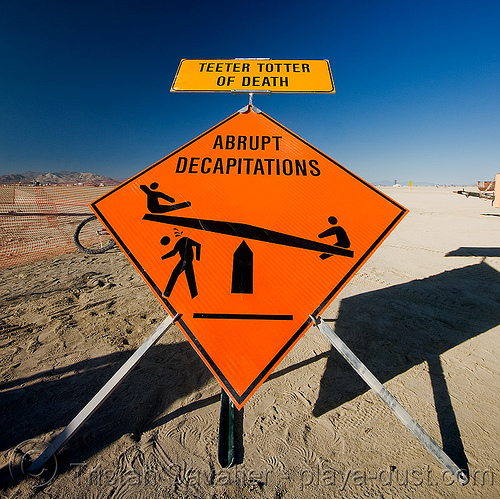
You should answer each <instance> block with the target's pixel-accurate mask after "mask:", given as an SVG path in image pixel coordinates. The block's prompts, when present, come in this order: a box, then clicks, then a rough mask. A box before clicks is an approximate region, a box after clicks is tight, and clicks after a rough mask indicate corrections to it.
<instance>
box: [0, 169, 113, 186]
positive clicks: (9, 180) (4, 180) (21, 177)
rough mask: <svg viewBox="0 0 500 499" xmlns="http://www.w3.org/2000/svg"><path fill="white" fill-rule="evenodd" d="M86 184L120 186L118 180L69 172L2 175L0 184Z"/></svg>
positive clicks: (91, 174)
mask: <svg viewBox="0 0 500 499" xmlns="http://www.w3.org/2000/svg"><path fill="white" fill-rule="evenodd" d="M80 183H81V184H86V185H100V184H104V185H118V184H119V183H120V182H119V181H118V180H115V179H112V178H110V177H104V176H102V175H96V174H95V173H81V172H67V171H62V172H58V173H41V172H24V173H11V174H9V175H0V184H25V185H26V184H36V185H47V184H72V185H73V184H80Z"/></svg>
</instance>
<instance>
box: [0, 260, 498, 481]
mask: <svg viewBox="0 0 500 499" xmlns="http://www.w3.org/2000/svg"><path fill="white" fill-rule="evenodd" d="M499 296H500V273H498V272H497V271H496V270H494V269H493V268H492V267H490V266H489V265H487V264H486V263H480V264H476V265H471V266H468V267H464V268H461V269H456V270H452V271H449V272H444V273H442V274H438V275H435V276H433V277H429V278H427V279H422V280H416V281H412V282H409V283H406V284H402V285H398V286H392V287H389V288H385V289H382V290H377V291H373V292H369V293H363V294H360V295H356V296H353V297H350V298H346V299H344V300H342V302H341V305H340V311H339V315H338V319H337V320H336V321H335V330H336V333H337V334H338V335H339V336H340V337H341V338H342V339H343V340H344V341H345V342H346V343H347V345H348V346H349V347H350V348H352V349H353V351H354V352H355V353H356V355H358V357H359V358H360V359H361V360H362V362H364V363H365V364H366V365H367V367H368V368H369V369H370V370H371V371H372V372H373V374H374V375H375V376H376V377H377V378H378V379H379V380H380V381H381V382H382V383H384V382H386V381H388V380H390V379H392V378H394V377H395V376H397V375H399V374H401V373H404V372H405V371H407V370H408V369H410V368H411V367H412V366H414V365H417V364H420V363H421V362H424V361H425V362H427V363H428V365H429V373H430V376H431V382H432V388H433V393H434V399H435V405H436V410H437V418H438V421H439V426H440V430H441V434H442V440H443V446H444V450H445V452H447V453H448V454H449V455H450V457H451V458H452V459H453V460H454V461H455V462H456V463H457V464H458V465H459V466H460V467H462V468H465V467H466V463H467V459H466V457H465V454H464V451H463V446H462V441H461V438H460V432H459V426H458V424H457V421H456V418H455V414H454V411H453V407H452V404H451V400H450V396H449V393H448V389H447V386H446V380H445V377H444V374H443V369H442V366H441V362H440V355H441V354H442V353H444V352H446V351H447V350H449V349H450V348H453V347H454V346H456V345H459V344H460V343H462V342H464V341H466V340H468V339H470V338H473V337H474V336H477V335H479V334H481V333H483V332H485V331H487V330H489V329H491V328H492V327H495V326H497V325H498V324H499V323H500V302H499V301H497V300H496V299H495V297H499ZM131 353H132V352H118V353H113V354H110V355H105V356H102V357H98V358H94V359H90V360H85V361H82V362H78V363H75V364H73V365H71V366H68V367H65V368H61V369H54V370H52V371H47V372H42V373H38V374H35V375H33V376H32V377H29V378H23V379H17V380H14V381H11V382H8V383H5V384H4V385H2V387H1V389H2V392H1V393H0V422H1V423H2V438H1V443H0V451H3V452H5V451H6V450H8V449H11V448H13V447H15V446H16V445H17V444H18V443H20V442H22V441H23V440H28V439H32V438H38V437H39V435H43V434H47V433H51V432H54V436H55V434H56V433H58V432H59V429H62V428H64V427H65V426H66V425H67V424H68V423H69V422H70V421H71V420H72V419H73V418H74V416H75V415H76V414H77V413H78V412H79V411H80V410H81V409H82V408H83V407H84V406H85V404H86V403H87V402H88V401H89V400H90V399H91V398H92V397H93V396H94V395H95V394H96V393H97V391H98V390H99V389H100V388H101V387H102V386H103V385H104V383H105V382H106V381H108V380H109V378H111V376H112V375H113V374H114V373H115V372H116V371H117V369H118V368H119V367H120V366H121V365H122V364H123V363H124V362H125V361H126V359H127V358H128V357H129V356H130V355H131ZM325 356H326V357H328V362H327V366H326V369H325V372H324V375H323V377H322V380H321V385H320V393H319V397H318V400H317V402H316V405H315V407H314V411H313V414H314V415H315V416H320V415H321V414H324V413H325V412H327V411H330V410H332V409H335V408H336V407H338V406H340V405H342V404H343V403H345V402H347V401H349V400H352V399H353V398H355V397H357V396H358V395H360V394H362V393H364V392H366V391H367V389H368V388H367V386H366V385H365V384H364V382H363V381H362V380H361V378H359V377H358V376H357V374H356V373H355V372H354V371H353V370H352V369H351V367H350V366H349V365H348V364H347V363H346V362H345V361H344V360H343V358H342V357H340V355H339V354H338V353H337V352H336V351H335V350H333V349H332V350H331V351H330V352H325V353H323V354H320V355H316V356H313V357H311V358H309V359H306V360H304V361H302V362H300V363H297V364H295V365H293V366H289V367H287V368H285V369H282V370H280V371H278V372H276V373H274V374H273V375H272V378H275V377H278V376H283V375H285V374H287V373H288V372H291V371H292V370H295V369H299V368H300V367H303V366H305V365H307V364H311V363H313V362H316V361H317V360H319V359H320V358H324V357H325ZM212 380H213V376H212V374H211V373H210V371H209V370H208V368H207V367H206V366H205V364H204V363H203V361H202V360H201V359H200V358H199V356H198V355H197V354H196V352H195V351H194V350H193V348H192V347H191V345H190V344H189V343H188V342H182V343H176V344H173V345H162V344H160V345H156V346H155V347H153V348H152V349H151V350H150V351H149V352H148V354H147V355H146V356H145V357H144V358H143V359H142V360H141V362H140V363H139V365H138V366H137V367H136V368H135V369H134V370H133V372H132V373H131V374H130V375H129V376H128V377H127V379H126V380H125V381H124V382H123V383H122V384H121V385H120V386H119V387H118V388H117V390H116V391H115V392H114V393H113V395H112V396H111V397H110V398H109V399H108V400H107V401H106V402H105V403H104V404H103V406H102V407H100V409H99V410H98V411H97V412H96V413H95V414H94V415H93V416H92V417H91V418H90V420H89V421H90V424H86V425H85V426H84V427H83V428H82V429H81V430H80V431H79V432H78V433H77V434H76V435H75V436H74V437H73V439H72V440H71V444H70V445H69V447H68V448H69V450H68V449H66V450H64V449H63V450H62V452H61V459H60V460H59V462H60V472H63V471H64V470H67V469H68V467H69V464H68V463H70V462H72V461H75V460H77V461H85V460H87V459H88V458H89V457H90V456H92V455H94V454H95V453H96V452H98V451H99V450H101V449H102V448H105V447H106V446H108V445H109V444H111V443H112V442H114V441H116V440H118V439H119V438H120V437H121V436H123V435H124V434H127V433H130V434H132V437H133V438H135V439H139V438H140V435H141V433H142V432H144V431H146V430H150V429H152V428H155V427H158V426H160V425H162V424H165V423H167V422H168V421H171V420H173V419H175V418H177V417H179V416H181V415H183V414H186V413H189V412H190V411H192V410H196V409H199V408H201V407H205V406H208V405H211V404H214V403H218V401H219V398H220V395H219V394H218V393H217V395H214V396H211V397H206V398H204V399H201V398H198V399H196V394H197V392H199V391H200V390H201V388H203V387H204V386H206V385H207V384H208V383H209V382H211V381H212ZM189 395H193V396H192V398H193V399H194V400H193V401H192V402H190V403H188V404H187V405H185V406H183V407H181V408H178V409H176V410H174V411H171V412H169V413H167V414H165V411H166V410H168V408H169V407H170V406H171V405H173V404H174V403H175V401H177V400H179V399H182V398H186V397H188V396H189ZM47 414H50V416H47ZM242 417H243V413H241V414H240V415H239V419H238V420H237V421H236V425H237V427H240V431H241V432H242ZM55 430H57V431H55ZM51 438H53V437H51ZM237 442H238V444H239V446H241V449H240V450H239V451H237V452H238V453H239V455H238V458H237V462H241V460H242V455H243V454H242V448H243V442H242V436H241V435H240V436H239V437H238V436H237ZM214 445H216V443H214ZM65 463H66V464H65ZM0 483H3V484H5V486H9V485H12V481H11V480H10V477H9V471H8V468H7V467H4V468H3V469H1V470H0Z"/></svg>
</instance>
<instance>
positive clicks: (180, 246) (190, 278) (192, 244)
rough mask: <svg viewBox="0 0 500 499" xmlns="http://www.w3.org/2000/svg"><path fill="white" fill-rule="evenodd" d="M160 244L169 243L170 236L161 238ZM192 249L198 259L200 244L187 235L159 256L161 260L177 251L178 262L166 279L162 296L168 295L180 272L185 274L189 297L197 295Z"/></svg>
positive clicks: (177, 234)
mask: <svg viewBox="0 0 500 499" xmlns="http://www.w3.org/2000/svg"><path fill="white" fill-rule="evenodd" d="M181 234H182V232H179V233H176V237H179V236H180V235H181ZM160 242H161V244H163V245H164V246H166V245H167V244H169V243H170V238H169V237H168V236H165V237H162V238H161V241H160ZM193 249H196V260H198V261H199V260H200V252H201V244H200V243H197V242H196V241H193V240H192V239H189V237H182V238H181V239H179V240H178V241H177V242H176V243H175V246H174V248H173V249H172V251H169V252H168V253H166V254H165V255H163V256H162V257H161V259H162V260H165V259H166V258H170V257H172V256H174V255H175V254H177V253H179V257H180V260H179V263H178V264H177V265H176V266H175V267H174V270H173V271H172V274H171V275H170V279H169V280H168V284H167V287H166V288H165V291H164V292H163V295H164V296H170V294H171V293H172V290H173V289H174V286H175V283H176V282H177V279H178V278H179V276H180V275H181V274H182V272H184V273H185V275H186V280H187V283H188V286H189V292H190V293H191V298H194V297H195V296H197V295H198V289H197V287H196V279H195V276H194V268H193V259H194V257H195V252H194V250H193Z"/></svg>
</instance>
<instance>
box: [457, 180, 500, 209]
mask: <svg viewBox="0 0 500 499" xmlns="http://www.w3.org/2000/svg"><path fill="white" fill-rule="evenodd" d="M477 188H478V191H479V192H478V191H464V190H461V191H453V192H455V193H456V194H462V195H464V196H465V197H467V198H468V197H469V196H472V197H476V198H481V199H487V200H489V201H491V204H493V206H494V207H495V208H499V207H500V173H497V174H496V175H495V178H494V179H493V180H478V182H477Z"/></svg>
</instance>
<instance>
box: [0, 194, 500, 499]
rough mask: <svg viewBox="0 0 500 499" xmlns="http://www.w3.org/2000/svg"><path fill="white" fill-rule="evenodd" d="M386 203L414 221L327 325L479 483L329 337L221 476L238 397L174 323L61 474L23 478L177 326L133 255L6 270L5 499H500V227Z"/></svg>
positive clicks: (486, 217)
mask: <svg viewBox="0 0 500 499" xmlns="http://www.w3.org/2000/svg"><path fill="white" fill-rule="evenodd" d="M383 190H384V192H386V193H387V194H388V195H390V196H391V197H393V198H394V199H395V200H396V201H398V202H400V203H401V204H403V205H404V206H406V207H407V208H409V209H410V213H409V215H408V216H407V217H406V218H405V219H404V220H403V222H402V223H401V224H400V225H399V226H398V227H397V228H396V229H395V231H394V232H393V233H392V234H391V235H390V236H389V237H388V238H387V240H386V241H385V242H384V243H383V244H382V246H381V247H380V248H379V249H378V250H377V251H376V253H375V254H374V256H373V257H372V258H371V259H370V260H369V261H368V262H367V263H366V264H365V265H364V266H363V267H362V268H361V269H360V271H359V272H358V273H357V274H356V275H355V277H354V278H353V279H352V280H351V282H350V283H349V284H348V285H347V286H346V287H345V288H344V290H343V291H342V292H341V293H340V295H339V296H338V297H337V298H336V299H335V300H334V302H333V303H332V305H331V306H330V307H329V308H328V309H327V311H326V312H325V313H324V314H323V318H324V319H325V320H328V321H329V322H328V323H329V325H330V326H331V327H332V328H334V329H335V331H336V333H337V334H338V335H339V336H340V337H341V338H342V339H343V340H344V341H345V342H346V343H347V344H348V345H349V346H350V347H351V349H352V350H353V351H354V352H355V353H356V355H357V356H358V357H359V358H360V359H361V360H362V361H363V362H364V363H365V364H366V365H367V366H368V368H369V369H370V370H371V371H372V372H373V373H374V374H375V376H377V378H378V379H379V380H380V381H381V382H382V383H384V385H385V386H386V387H387V388H388V389H389V390H390V391H391V393H392V394H393V395H394V396H395V397H396V398H397V399H398V401H399V402H400V403H401V404H402V405H403V406H404V407H405V408H406V409H407V411H408V412H409V413H410V414H411V415H412V416H413V417H414V418H415V419H416V420H417V421H418V422H419V423H420V425H421V426H422V427H423V428H424V429H425V430H426V431H427V432H428V433H429V434H430V436H431V437H432V438H433V439H434V440H435V441H436V442H437V443H438V444H439V445H440V446H442V447H443V448H444V450H445V451H446V452H447V453H448V454H449V456H450V457H451V458H452V459H453V460H454V461H455V462H456V463H457V464H458V465H459V466H460V467H462V468H464V469H466V470H467V471H468V473H469V474H470V477H471V480H470V482H469V484H468V485H465V486H462V485H459V484H458V483H457V481H456V480H455V479H454V478H453V477H452V476H451V475H450V474H449V473H447V472H443V468H442V467H441V466H440V465H439V464H438V463H437V462H436V461H435V460H434V459H433V457H432V456H430V455H429V454H428V453H427V452H426V451H425V450H424V449H423V447H422V446H421V444H420V443H419V442H418V441H417V440H416V439H415V437H414V436H413V435H412V434H411V433H410V432H409V431H408V430H407V429H406V428H405V427H404V426H403V425H402V424H401V423H400V422H399V420H397V419H396V418H395V417H394V415H393V414H392V413H391V411H390V410H389V409H388V408H387V407H386V406H385V405H384V404H383V402H382V401H381V400H380V399H379V398H378V397H377V395H376V394H374V393H373V392H372V391H371V390H369V389H368V387H367V386H366V385H365V384H364V382H363V381H362V380H361V379H360V378H359V377H358V375H357V374H356V373H355V372H354V371H353V370H352V369H351V367H350V366H349V365H348V364H347V363H346V362H345V361H344V360H343V359H342V357H340V355H339V354H338V353H337V352H336V351H335V350H332V348H331V346H330V344H329V343H328V341H327V340H326V339H325V338H324V337H323V336H322V334H321V333H320V332H319V330H318V329H317V328H315V327H311V328H310V329H309V330H308V331H307V332H306V334H305V335H304V337H303V338H302V339H301V340H300V341H299V342H298V344H297V345H296V346H295V347H294V349H293V350H292V351H291V353H290V354H289V355H288V356H287V357H286V358H285V359H284V360H283V362H282V363H281V364H280V365H279V366H278V367H277V368H276V370H275V372H274V373H273V374H272V375H271V377H270V378H269V379H268V380H267V381H266V382H265V383H264V384H263V385H262V386H261V387H260V388H259V389H258V390H257V392H256V393H255V394H254V396H253V397H252V398H251V399H250V401H249V402H248V403H247V404H246V405H245V406H244V410H243V411H242V413H240V414H239V415H238V419H237V422H236V423H237V425H236V426H237V437H236V445H237V455H236V460H237V464H236V465H235V466H233V467H232V468H229V469H221V468H220V466H219V464H218V461H217V437H218V419H219V397H220V387H219V385H218V383H217V381H216V380H215V379H214V377H213V376H212V374H211V373H210V371H209V370H208V368H207V367H206V366H205V364H204V363H203V362H202V361H201V360H200V358H199V357H198V355H197V354H196V352H195V351H194V350H193V348H192V347H191V346H190V345H189V343H188V342H187V340H186V339H185V337H184V336H183V334H182V332H181V331H180V330H179V329H178V327H177V326H175V325H174V326H172V327H171V328H170V329H169V331H168V332H167V334H165V335H164V336H163V338H162V339H161V340H160V341H159V343H158V344H157V345H156V346H155V347H153V348H152V349H151V350H150V351H149V352H148V354H147V355H146V356H145V357H144V358H143V360H142V361H141V362H140V364H139V366H138V367H137V368H136V369H135V370H134V371H133V372H132V373H131V374H130V376H129V377H128V378H127V379H126V380H125V381H124V382H123V383H122V384H121V385H120V387H119V388H118V389H117V390H116V391H115V392H114V394H113V395H112V396H111V397H110V398H109V399H108V400H107V401H106V402H105V403H104V404H103V405H102V407H101V408H100V409H99V410H98V411H97V412H96V413H95V414H94V415H93V416H92V417H91V418H90V419H89V421H88V422H87V423H86V424H85V426H84V427H83V428H82V429H81V430H80V431H79V432H78V433H77V434H76V435H75V436H74V438H73V439H72V440H70V442H69V443H68V444H67V446H66V447H65V448H64V449H63V450H62V451H61V452H60V453H59V454H58V455H57V469H56V468H55V466H54V463H53V462H51V463H49V464H48V465H47V466H48V467H47V470H46V471H45V474H44V475H43V476H41V477H38V478H36V477H29V476H27V477H26V476H24V477H23V476H21V475H22V473H21V471H20V469H19V467H18V465H19V463H20V462H21V461H22V459H23V453H24V454H26V453H29V448H28V447H29V445H31V446H34V447H36V446H37V445H43V442H50V441H51V440H52V439H53V438H54V437H55V436H56V435H57V434H58V433H59V432H60V431H61V430H62V429H63V428H64V427H65V426H66V425H67V424H68V423H69V422H70V421H71V419H72V418H73V417H74V416H75V415H76V414H77V413H78V411H80V409H82V408H83V407H84V406H85V404H86V403H87V402H88V401H89V400H90V399H91V398H92V396H93V395H94V394H95V393H96V392H97V391H98V390H99V389H100V388H101V387H102V386H103V385H104V383H105V382H106V381H107V380H108V379H109V378H110V377H111V376H112V375H113V374H114V373H115V372H116V370H117V369H118V368H119V367H120V366H121V365H122V364H123V363H124V362H125V361H126V359H127V358H128V357H129V356H130V355H131V353H132V352H133V351H134V350H135V349H136V348H138V347H139V346H140V345H141V344H142V342H143V341H144V340H145V339H146V338H147V337H148V336H149V335H150V334H151V333H152V332H153V331H154V329H155V328H156V327H157V325H158V324H159V323H160V322H161V321H162V320H163V319H164V318H165V315H166V312H165V310H164V309H163V307H162V306H161V305H160V303H159V302H158V300H157V299H156V298H155V297H154V295H153V293H152V292H151V291H150V289H149V288H148V286H147V285H146V284H145V283H144V282H143V280H142V278H141V277H140V276H139V274H138V273H137V272H136V271H135V269H134V268H133V267H132V265H131V264H130V263H129V262H128V260H127V258H126V257H125V256H124V255H123V254H122V253H121V252H120V250H119V249H116V248H115V249H113V250H111V251H109V252H107V253H106V254H103V255H95V256H90V255H85V254H83V253H78V252H73V253H69V254H63V255H59V256H57V257H52V258H48V259H45V260H40V261H38V262H35V263H30V264H26V265H16V266H13V267H10V268H4V269H2V270H1V273H0V303H1V304H2V307H1V312H0V328H1V333H0V352H1V357H0V376H1V377H0V382H1V384H0V401H1V403H0V423H1V428H2V431H1V436H0V442H1V449H0V450H1V454H0V483H1V484H2V485H1V487H2V488H1V489H0V495H1V497H2V498H3V497H73V498H84V497H95V498H97V497H99V498H101V497H106V498H122V497H141V498H142V497H144V498H146V497H186V498H187V497H189V498H191V497H193V498H196V497H200V498H205V497H206V498H233V497H234V498H257V497H265V498H302V497H304V498H306V497H307V498H310V497H315V498H322V497H325V498H326V497H328V498H331V497H343V498H361V497H375V498H389V497H393V498H433V497H443V496H446V497H454V498H469V497H482V498H496V497H500V463H499V456H500V452H499V450H500V436H499V434H500V404H499V401H498V399H499V387H500V341H499V340H500V244H499V242H500V217H499V216H498V215H500V212H499V210H498V209H497V210H495V209H494V208H492V207H491V203H489V202H486V201H483V200H480V199H477V198H469V199H467V198H465V197H464V196H459V195H457V194H453V188H436V187H432V188H431V187H429V188H427V187H425V188H424V187H418V188H413V189H412V192H410V191H409V188H407V187H406V188H405V187H401V188H383ZM360 202H362V200H360ZM37 441H40V442H37ZM26 442H27V443H26ZM16 449H18V452H17V453H16V452H15V450H16ZM37 449H38V447H37ZM38 452H39V450H38ZM24 457H25V456H24ZM35 457H36V456H35ZM9 464H10V467H9ZM11 475H13V477H12V476H11ZM44 481H46V482H47V483H46V484H45V486H44V487H42V488H40V487H37V486H38V485H40V484H41V483H43V482H44Z"/></svg>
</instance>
